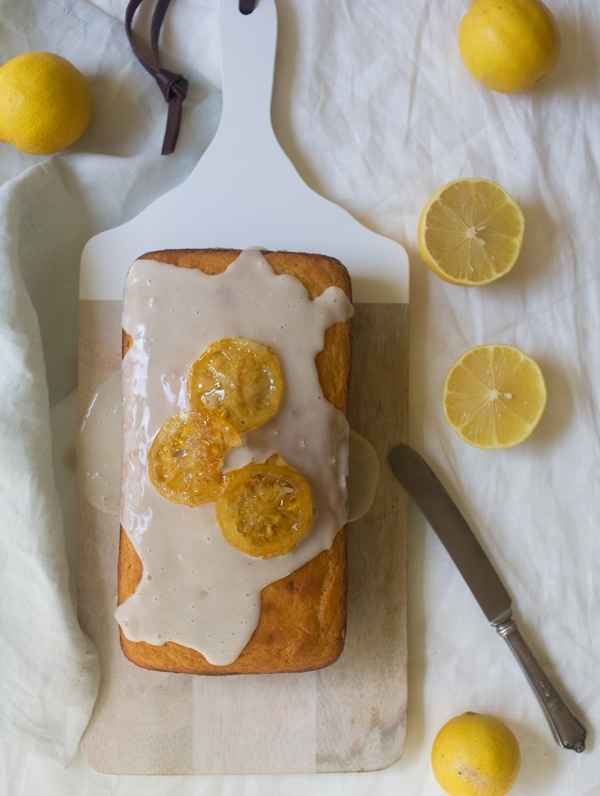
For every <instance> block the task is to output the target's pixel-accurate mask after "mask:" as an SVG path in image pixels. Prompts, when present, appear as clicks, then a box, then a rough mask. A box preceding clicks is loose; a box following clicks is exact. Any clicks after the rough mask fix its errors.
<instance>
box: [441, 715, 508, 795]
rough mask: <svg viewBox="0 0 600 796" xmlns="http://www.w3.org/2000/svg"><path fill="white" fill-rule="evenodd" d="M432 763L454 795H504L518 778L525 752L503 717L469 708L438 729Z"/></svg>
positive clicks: (450, 792) (444, 787) (444, 785)
mask: <svg viewBox="0 0 600 796" xmlns="http://www.w3.org/2000/svg"><path fill="white" fill-rule="evenodd" d="M431 764H432V768H433V773H434V774H435V778H436V779H437V781H438V783H439V784H440V785H441V787H442V788H443V789H444V790H445V791H446V793H448V794H450V796H504V794H505V793H508V791H509V790H510V789H511V788H512V786H513V785H514V784H515V780H516V779H517V774H518V773H519V768H520V766H521V752H520V749H519V744H518V742H517V739H516V738H515V736H514V734H513V733H512V731H511V730H510V729H509V728H508V727H507V726H506V724H504V722H503V721H500V719H498V718H496V717H495V716H488V715H485V714H482V713H471V712H467V713H463V714H462V715H460V716H455V717H454V718H453V719H450V721H448V722H446V724H444V726H443V727H442V728H441V730H440V731H439V732H438V734H437V736H436V738H435V740H434V742H433V747H432V750H431Z"/></svg>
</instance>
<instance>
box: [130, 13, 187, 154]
mask: <svg viewBox="0 0 600 796" xmlns="http://www.w3.org/2000/svg"><path fill="white" fill-rule="evenodd" d="M143 1H144V0H130V2H129V3H128V5H127V9H126V11H125V31H126V33H127V38H128V39H129V43H130V45H131V49H132V50H133V52H134V54H135V56H136V58H137V59H138V61H139V62H140V63H141V65H142V66H143V67H144V69H145V70H146V71H147V72H148V73H149V74H151V75H152V77H153V78H154V79H155V80H156V83H157V84H158V87H159V88H160V90H161V93H162V95H163V97H164V99H165V102H167V103H168V104H169V111H168V115H167V127H166V130H165V136H164V139H163V146H162V152H161V154H163V155H170V154H171V153H172V152H173V151H174V150H175V145H176V144H177V138H178V136H179V128H180V125H181V114H182V105H183V101H184V99H185V98H186V95H187V90H188V86H189V83H188V81H187V80H186V79H185V77H183V75H179V74H176V73H175V72H170V71H169V70H168V69H164V68H163V67H162V65H161V62H160V54H159V48H158V40H159V36H160V29H161V27H162V24H163V22H164V19H165V14H166V13H167V9H168V7H169V4H170V2H171V0H157V2H156V6H155V8H154V12H153V14H152V20H151V23H150V48H151V50H152V56H153V60H152V59H150V58H149V57H148V56H147V55H145V54H144V52H142V50H141V48H140V47H139V46H138V45H137V44H136V42H135V39H134V36H133V19H134V17H135V13H136V11H137V10H138V8H139V7H140V6H141V4H142V3H143Z"/></svg>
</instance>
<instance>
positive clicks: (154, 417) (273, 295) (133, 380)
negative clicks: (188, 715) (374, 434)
mask: <svg viewBox="0 0 600 796" xmlns="http://www.w3.org/2000/svg"><path fill="white" fill-rule="evenodd" d="M351 315H352V305H351V303H350V302H349V300H348V299H347V297H346V296H345V294H344V293H343V291H342V290H340V289H339V288H336V287H330V288H328V289H327V290H325V291H324V293H323V294H322V295H321V296H319V297H317V298H316V299H314V300H312V301H311V299H310V297H309V295H308V292H307V290H306V288H305V287H304V285H302V283H301V282H300V281H299V280H297V279H296V278H295V277H292V276H288V275H280V276H278V275H276V274H275V273H274V271H273V269H272V268H271V266H270V265H269V264H268V262H267V261H266V260H265V258H264V257H263V256H262V254H261V253H260V251H259V250H256V249H249V250H246V251H244V252H242V254H241V255H240V256H239V257H238V259H237V260H236V261H235V262H233V263H232V264H231V265H230V266H229V267H228V268H227V270H226V271H225V272H224V273H223V274H219V275H211V276H208V275H206V274H204V273H203V272H202V271H200V270H196V269H186V268H178V267H176V266H171V265H165V264H163V263H158V262H154V261H150V260H143V261H137V262H136V263H134V264H133V266H132V268H131V269H130V271H129V274H128V276H127V282H126V291H125V300H124V307H123V328H124V329H125V331H126V332H127V333H128V334H129V335H130V336H131V338H132V341H133V343H132V346H131V348H130V349H129V351H128V353H127V354H126V356H125V357H124V359H123V368H122V372H123V396H124V411H123V470H122V473H123V483H122V505H121V523H122V525H123V527H124V528H125V530H126V532H127V533H128V535H129V537H130V539H131V541H132V543H133V545H134V547H135V549H136V551H137V553H138V555H139V556H140V558H141V559H142V562H143V564H144V575H143V577H142V580H141V582H140V585H139V586H138V588H137V590H136V592H135V594H133V595H132V596H131V597H130V598H129V599H128V600H126V601H125V602H124V603H123V604H122V605H121V606H119V608H118V609H117V612H116V616H117V620H118V622H119V624H120V625H121V627H122V629H123V632H124V633H125V635H126V636H127V637H128V638H130V639H131V640H133V641H140V640H145V641H148V642H150V643H153V644H162V643H164V642H166V641H175V642H178V643H180V644H183V645H185V646H189V647H192V648H194V649H197V650H199V651H200V652H202V653H203V654H204V656H205V657H206V658H207V660H209V661H210V662H211V663H214V664H217V665H224V664H227V663H230V662H232V661H234V660H235V659H236V658H237V656H238V655H239V653H240V652H241V650H242V649H243V648H244V646H245V645H246V643H247V642H248V640H249V638H250V636H251V635H252V633H253V631H254V628H255V627H256V625H257V623H258V619H259V615H260V592H261V590H262V589H263V588H264V587H265V586H266V585H267V584H269V583H272V582H274V581H276V580H279V579H280V578H282V577H284V576H285V575H287V574H289V573H290V572H293V571H294V570H296V569H298V568H299V567H300V566H302V565H303V564H305V563H306V562H307V561H309V560H310V559H312V558H314V557H315V556H316V555H318V554H319V553H320V552H321V551H322V550H325V549H327V548H328V547H330V546H331V543H332V542H333V539H334V537H335V535H336V533H337V531H338V530H339V529H340V528H341V527H342V526H343V525H344V523H345V521H346V476H347V469H348V424H347V421H346V419H345V417H344V415H343V414H342V413H341V412H339V411H338V410H337V409H335V408H334V407H333V406H332V405H331V404H330V403H329V402H328V401H327V400H326V399H325V398H324V396H323V392H322V389H321V386H320V383H319V378H318V373H317V369H316V365H315V357H316V355H317V354H318V352H319V351H320V350H321V349H322V348H323V341H324V333H325V330H326V329H327V328H328V327H329V326H331V325H333V324H334V323H337V322H343V321H345V320H347V319H348V318H349V317H350V316H351ZM232 336H238V337H246V338H248V339H251V340H255V341H256V342H259V343H262V344H263V345H266V346H268V347H269V348H271V349H272V350H273V351H274V352H275V354H276V355H277V357H278V359H279V362H280V365H281V369H282V375H283V379H284V396H283V399H282V402H281V405H280V407H279V410H278V412H277V414H276V415H275V416H274V417H273V418H271V419H270V420H269V421H267V423H265V424H264V425H263V426H260V427H259V428H257V429H254V430H252V431H250V432H248V433H247V434H244V435H242V436H243V445H242V446H241V447H240V448H236V449H234V450H233V451H232V452H231V454H230V455H229V456H228V457H227V459H226V461H225V466H224V469H225V470H228V469H234V468H236V467H241V466H243V465H244V464H247V463H249V462H251V461H258V462H262V461H265V460H266V459H267V458H268V457H269V456H270V455H271V454H273V453H279V454H280V455H281V456H282V457H283V458H284V459H285V460H286V461H287V462H288V463H289V464H290V465H291V466H292V467H294V468H295V469H296V470H298V471H299V472H300V473H301V474H302V475H303V476H304V478H305V479H306V480H307V481H308V483H309V485H310V488H311V494H312V499H313V505H314V509H315V517H314V521H313V525H312V527H311V530H310V531H309V533H308V534H307V535H306V536H305V537H304V539H302V541H301V542H300V543H299V544H298V546H297V547H296V548H295V549H294V551H292V553H290V554H289V555H286V556H280V557H277V558H272V559H267V560H262V559H255V558H251V557H249V556H246V555H244V554H243V553H241V552H239V551H238V550H236V549H234V548H233V547H231V546H230V545H229V544H228V543H227V542H226V541H225V540H224V538H223V536H222V534H221V532H220V529H219V526H218V524H217V522H216V519H215V512H214V504H206V505H203V506H200V507H198V508H189V507H186V506H181V505H177V504H174V503H171V502H170V501H168V500H166V499H165V498H163V497H161V496H160V495H159V494H158V493H157V492H156V490H155V489H154V487H153V486H152V485H151V484H150V482H149V480H148V476H147V471H146V461H147V454H148V450H149V447H150V445H151V443H152V440H153V438H154V436H155V434H156V433H157V431H158V429H159V428H160V427H161V425H162V424H163V423H164V422H165V420H167V419H168V418H169V417H171V416H172V415H174V414H177V413H178V412H179V411H181V410H182V409H184V408H187V397H186V392H185V381H186V377H187V372H188V370H189V367H190V366H191V364H192V363H193V362H194V360H195V359H197V357H198V356H200V354H201V353H202V352H203V351H204V349H205V348H206V347H207V346H208V345H209V343H211V342H213V341H215V340H219V339H221V338H226V337H232Z"/></svg>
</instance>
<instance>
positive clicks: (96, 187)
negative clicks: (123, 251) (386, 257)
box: [0, 0, 220, 767]
mask: <svg viewBox="0 0 600 796" xmlns="http://www.w3.org/2000/svg"><path fill="white" fill-rule="evenodd" d="M0 19H1V28H0V43H1V46H2V56H3V58H8V57H11V56H12V55H16V54H17V53H19V52H25V51H28V50H32V49H37V50H50V51H52V52H58V53H59V54H61V55H63V56H64V57H66V58H68V59H69V60H70V61H72V62H73V63H75V64H76V65H77V66H78V68H79V69H80V70H81V71H82V72H83V73H84V74H86V75H87V76H88V77H89V79H90V83H91V86H92V91H93V93H94V97H95V114H94V118H93V122H92V125H91V128H90V131H89V133H88V134H87V135H85V137H84V138H82V139H81V141H80V142H79V143H77V144H76V145H75V146H74V147H72V148H71V149H70V150H69V151H68V153H64V154H60V155H59V156H55V157H51V158H32V157H28V156H24V155H21V154H20V153H18V152H17V151H16V150H14V149H12V148H11V147H9V146H8V145H6V144H3V145H2V149H1V150H0V158H1V161H0V170H1V173H2V185H1V186H0V395H1V399H0V426H1V428H2V434H1V437H0V516H1V517H2V526H1V528H0V573H1V575H0V582H1V589H2V597H1V599H0V662H1V664H0V665H1V675H0V737H1V738H2V739H4V740H6V741H9V742H11V743H15V744H17V745H19V746H21V747H23V748H26V749H33V750H35V751H36V752H38V753H39V754H40V755H42V756H43V757H45V758H47V759H49V760H52V761H54V762H55V763H57V764H58V765H59V766H63V767H64V766H66V765H67V764H68V763H69V762H70V761H71V760H72V758H73V757H74V755H75V754H76V752H77V749H78V745H79V740H80V737H81V734H82V732H83V730H84V729H85V726H86V724H87V722H88V720H89V717H90V714H91V710H92V707H93V704H94V701H95V698H96V694H97V689H98V682H99V670H98V662H97V656H96V651H95V650H94V648H93V645H92V644H91V643H90V641H89V640H88V639H87V638H86V637H85V636H84V635H83V633H82V631H81V630H80V628H79V625H78V623H77V620H76V616H75V612H74V608H73V602H72V597H71V594H70V589H69V572H68V566H67V557H66V552H65V524H64V520H63V511H62V507H61V504H60V500H59V494H58V491H57V486H56V483H55V476H54V470H53V462H52V445H51V433H50V413H49V405H50V403H55V402H56V401H57V400H58V399H61V398H63V397H64V396H65V395H66V394H68V393H69V392H71V391H72V390H73V389H74V388H75V387H76V384H77V382H76V379H77V301H78V281H79V258H80V255H81V249H82V247H83V245H84V243H85V241H86V240H87V239H88V238H89V237H91V235H93V234H95V233H96V232H99V231H101V230H102V229H105V228H106V227H107V226H116V225H117V224H119V223H120V222H121V221H123V220H124V219H125V218H126V217H127V216H128V215H130V214H132V213H134V212H136V211H137V210H139V209H140V208H141V207H143V206H144V204H145V203H147V201H148V200H149V199H152V198H153V197H154V196H156V195H158V194H159V193H161V192H163V191H164V190H166V189H167V188H169V187H171V186H172V185H173V184H175V183H176V182H179V181H180V180H181V179H182V177H183V176H185V174H187V172H188V171H189V169H190V168H191V166H192V165H193V164H194V163H195V162H196V160H197V158H198V156H199V154H200V152H201V151H202V150H203V148H204V147H205V146H206V144H207V143H208V141H210V138H211V136H212V134H213V133H214V129H215V124H216V122H217V120H218V113H219V107H220V92H219V90H218V89H216V88H214V87H212V86H210V85H209V84H208V83H207V82H206V81H203V80H202V79H200V78H199V77H198V76H195V77H196V79H195V80H194V81H193V82H194V88H193V90H192V92H190V94H191V96H190V99H189V101H188V108H187V114H188V121H190V117H191V118H194V106H198V108H199V107H200V106H202V112H201V114H200V115H198V117H197V118H196V119H195V122H194V136H193V137H192V136H188V137H187V141H186V138H185V136H183V141H182V144H181V146H180V148H179V150H178V153H177V155H174V156H171V157H170V158H168V159H167V158H161V156H160V147H161V136H162V132H163V129H161V125H164V120H165V119H166V110H167V108H166V105H165V104H164V102H163V101H162V97H161V95H160V93H159V91H158V87H157V86H156V85H154V84H153V83H152V81H151V80H148V81H145V80H144V76H145V74H146V73H145V72H144V71H143V70H142V68H141V67H140V66H139V64H138V63H137V61H135V59H134V58H132V55H131V50H130V48H129V44H128V42H127V40H126V38H125V36H124V32H123V25H122V22H120V21H116V20H114V19H113V18H112V17H110V16H108V15H106V14H105V13H103V12H102V11H101V10H99V9H97V8H95V7H94V6H92V5H90V4H88V3H86V2H77V1H76V0H49V1H48V2H44V3H41V4H40V3H37V2H35V1H32V0H27V1H26V2H22V3H16V2H6V0H5V2H2V3H1V4H0ZM190 126H191V125H190ZM58 466H61V465H60V462H59V463H58ZM71 530H72V529H71Z"/></svg>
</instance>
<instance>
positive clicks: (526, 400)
mask: <svg viewBox="0 0 600 796" xmlns="http://www.w3.org/2000/svg"><path fill="white" fill-rule="evenodd" d="M546 401H547V389H546V383H545V381H544V376H543V373H542V370H541V368H540V367H539V365H538V364H537V362H535V361H534V360H533V359H532V358H531V357H530V356H528V355H527V354H524V353H523V352H522V351H520V350H519V349H518V348H514V347H513V346H509V345H504V344H492V345H481V346H476V347H475V348H470V349H469V350H468V351H466V352H465V353H464V354H463V355H462V356H460V357H459V358H458V359H457V360H456V362H454V364H453V365H452V366H451V368H450V369H449V371H448V373H447V374H446V378H445V380H444V386H443V391H442V408H443V412H444V417H445V418H446V420H447V422H448V424H449V425H450V427H451V428H452V430H453V431H454V432H455V433H456V434H458V436H459V437H460V438H461V439H462V440H464V441H465V442H468V443H469V444H470V445H474V446H475V447H477V448H485V449H487V450H494V449H499V448H510V447H512V446H514V445H518V444H519V443H520V442H523V441H524V440H525V439H527V437H529V435H530V434H531V433H532V431H533V430H534V428H535V427H536V426H537V424H538V422H539V421H540V418H541V417H542V415H543V413H544V409H545V408H546Z"/></svg>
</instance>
